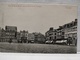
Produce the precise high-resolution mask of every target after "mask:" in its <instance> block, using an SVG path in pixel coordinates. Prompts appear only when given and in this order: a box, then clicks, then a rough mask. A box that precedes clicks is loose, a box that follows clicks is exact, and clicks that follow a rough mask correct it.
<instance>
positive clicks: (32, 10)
mask: <svg viewBox="0 0 80 60" xmlns="http://www.w3.org/2000/svg"><path fill="white" fill-rule="evenodd" d="M0 7H1V6H0ZM0 10H1V12H0V22H4V23H1V24H0V26H1V27H5V26H6V25H7V26H17V29H18V31H20V30H28V31H29V32H30V33H32V32H41V33H43V34H44V33H45V32H46V31H48V30H49V28H50V27H54V29H56V28H58V27H59V26H62V25H64V24H66V23H69V22H72V21H74V20H75V19H76V18H77V6H75V5H55V4H4V5H3V7H2V8H0Z"/></svg>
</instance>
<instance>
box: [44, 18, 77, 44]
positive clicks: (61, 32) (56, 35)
mask: <svg viewBox="0 0 80 60" xmlns="http://www.w3.org/2000/svg"><path fill="white" fill-rule="evenodd" d="M45 37H46V40H53V41H54V42H56V41H57V40H65V39H68V38H69V37H71V38H72V43H73V44H75V43H77V19H75V21H72V22H70V23H67V24H64V25H62V26H59V28H58V29H54V28H53V27H51V28H50V29H49V30H48V31H47V32H46V33H45Z"/></svg>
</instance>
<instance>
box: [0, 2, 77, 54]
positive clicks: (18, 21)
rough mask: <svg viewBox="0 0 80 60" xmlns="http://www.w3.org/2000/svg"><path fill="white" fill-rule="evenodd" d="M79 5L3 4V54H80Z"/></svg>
mask: <svg viewBox="0 0 80 60" xmlns="http://www.w3.org/2000/svg"><path fill="white" fill-rule="evenodd" d="M77 21H78V17H77V6H76V5H62V4H26V3H24V4H23V3H18V4H17V3H12V4H7V3H6V4H4V3H3V4H0V52H13V53H14V52H16V53H51V54H53V53H77Z"/></svg>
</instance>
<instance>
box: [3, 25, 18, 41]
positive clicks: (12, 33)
mask: <svg viewBox="0 0 80 60" xmlns="http://www.w3.org/2000/svg"><path fill="white" fill-rule="evenodd" d="M5 33H6V41H9V40H13V41H14V42H15V41H16V37H17V27H16V26H5Z"/></svg>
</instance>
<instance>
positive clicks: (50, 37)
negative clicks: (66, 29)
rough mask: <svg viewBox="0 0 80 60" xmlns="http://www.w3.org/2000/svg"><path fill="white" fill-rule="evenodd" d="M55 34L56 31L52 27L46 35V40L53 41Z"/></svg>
mask: <svg viewBox="0 0 80 60" xmlns="http://www.w3.org/2000/svg"><path fill="white" fill-rule="evenodd" d="M53 32H54V29H53V27H51V28H50V29H49V30H48V31H47V32H46V33H45V37H46V40H53V39H54V37H53V34H56V33H53Z"/></svg>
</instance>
